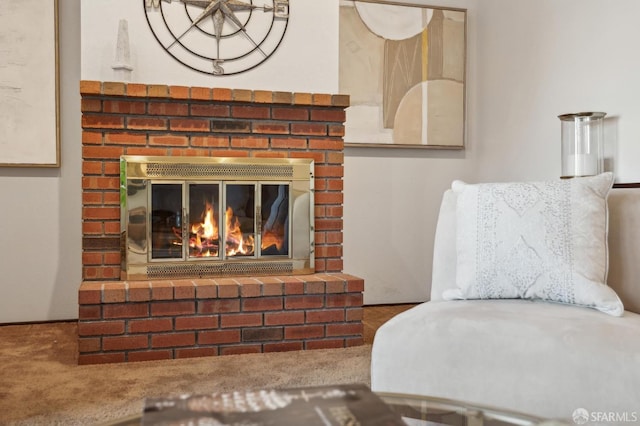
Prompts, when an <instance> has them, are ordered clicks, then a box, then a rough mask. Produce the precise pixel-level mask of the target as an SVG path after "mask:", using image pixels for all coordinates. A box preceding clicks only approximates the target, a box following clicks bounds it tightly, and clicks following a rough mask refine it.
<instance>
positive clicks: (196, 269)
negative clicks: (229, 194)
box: [120, 155, 315, 280]
mask: <svg viewBox="0 0 640 426" xmlns="http://www.w3.org/2000/svg"><path fill="white" fill-rule="evenodd" d="M162 181H170V182H176V181H183V182H185V183H190V182H197V183H201V182H207V183H209V182H211V183H214V182H215V183H223V182H260V183H262V182H267V183H270V182H277V183H287V184H288V185H289V191H290V193H289V199H290V203H289V235H290V237H289V244H290V250H289V254H288V255H287V256H280V257H277V256H276V257H272V256H265V257H256V256H252V257H249V258H202V259H197V260H194V259H188V260H177V261H176V260H163V261H158V260H152V259H151V254H150V249H149V248H150V243H149V242H150V241H151V226H150V220H151V212H150V208H149V200H150V199H151V196H150V187H151V185H150V183H152V182H162ZM132 194H137V195H136V196H135V197H134V196H133V195H132ZM120 207H121V209H120V212H121V213H120V214H121V221H120V224H121V260H122V262H121V268H122V278H123V279H129V280H147V279H171V278H175V279H179V278H208V277H225V276H248V275H293V274H311V273H314V272H315V256H314V252H315V250H314V246H315V241H314V161H313V160H311V159H291V158H236V157H170V156H131V155H124V156H121V158H120ZM255 208H256V218H259V217H260V213H259V210H260V206H259V205H256V206H255ZM142 236H144V238H142ZM140 241H144V243H142V244H141V243H140Z"/></svg>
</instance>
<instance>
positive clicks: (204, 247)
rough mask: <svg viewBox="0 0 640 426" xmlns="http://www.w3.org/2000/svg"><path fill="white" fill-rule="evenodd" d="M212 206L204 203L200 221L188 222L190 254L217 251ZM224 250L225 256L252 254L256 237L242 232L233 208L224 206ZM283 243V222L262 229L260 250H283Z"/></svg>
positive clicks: (216, 226)
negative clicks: (273, 226) (271, 248)
mask: <svg viewBox="0 0 640 426" xmlns="http://www.w3.org/2000/svg"><path fill="white" fill-rule="evenodd" d="M214 212H215V210H214V206H213V204H211V203H206V205H205V209H204V211H203V215H202V216H203V218H202V222H200V223H192V224H191V229H190V232H191V236H190V238H189V247H190V249H191V251H190V254H189V255H190V256H192V257H212V256H213V257H215V256H218V255H219V250H218V247H219V243H220V241H219V239H220V231H219V227H218V221H217V220H216V215H215V214H214ZM224 216H225V219H224V220H225V236H226V237H225V254H226V256H227V257H232V256H247V255H249V256H250V255H253V254H254V251H255V238H254V235H253V233H250V234H247V235H245V233H243V232H242V229H241V224H240V220H239V219H238V217H237V216H235V214H234V212H233V209H232V208H231V207H227V210H226V211H225V215H224ZM174 232H175V234H176V236H177V237H178V239H179V240H180V241H181V240H182V238H181V237H180V234H179V232H178V231H177V230H174ZM283 245H284V231H283V229H282V226H277V227H275V228H272V229H265V230H264V231H263V233H262V243H261V248H262V250H267V249H269V248H270V247H274V246H275V247H276V249H277V250H278V251H280V250H282V246H283Z"/></svg>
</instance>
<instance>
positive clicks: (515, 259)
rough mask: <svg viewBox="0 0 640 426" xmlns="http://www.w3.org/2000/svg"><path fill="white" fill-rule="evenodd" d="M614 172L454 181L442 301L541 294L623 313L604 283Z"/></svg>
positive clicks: (618, 314) (546, 298)
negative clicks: (453, 255) (452, 282)
mask: <svg viewBox="0 0 640 426" xmlns="http://www.w3.org/2000/svg"><path fill="white" fill-rule="evenodd" d="M612 185H613V174H612V173H603V174H600V175H598V176H593V177H583V178H574V179H558V180H554V181H548V182H514V183H486V184H477V185H470V184H466V183H464V182H461V181H455V182H453V184H452V189H453V191H454V192H456V193H458V202H457V206H456V221H457V235H456V252H457V263H456V266H457V274H456V286H457V288H455V289H450V290H446V291H445V292H444V293H443V295H442V297H443V298H444V299H445V300H455V299H516V298H521V299H539V300H545V301H552V302H559V303H566V304H573V305H580V306H585V307H590V308H595V309H598V310H600V311H602V312H605V313H607V314H610V315H615V316H621V315H622V313H623V312H624V308H623V306H622V302H621V301H620V298H619V297H618V295H617V294H616V293H615V292H614V291H613V290H612V289H611V288H610V287H608V286H607V285H606V278H607V270H608V252H607V230H608V217H607V196H608V194H609V190H610V189H611V186H612Z"/></svg>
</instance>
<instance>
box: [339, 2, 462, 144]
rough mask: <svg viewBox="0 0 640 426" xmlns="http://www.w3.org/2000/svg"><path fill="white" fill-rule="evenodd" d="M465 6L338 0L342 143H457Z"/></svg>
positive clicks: (460, 122) (460, 109)
mask: <svg viewBox="0 0 640 426" xmlns="http://www.w3.org/2000/svg"><path fill="white" fill-rule="evenodd" d="M466 27H467V11H466V9H456V8H443V7H435V6H425V5H417V4H408V3H395V2H387V1H375V0H340V50H339V84H340V93H344V94H348V95H350V98H351V106H350V107H349V108H348V109H347V121H346V123H345V145H346V146H350V147H389V148H427V149H463V148H464V146H465V103H466V102H465V74H466Z"/></svg>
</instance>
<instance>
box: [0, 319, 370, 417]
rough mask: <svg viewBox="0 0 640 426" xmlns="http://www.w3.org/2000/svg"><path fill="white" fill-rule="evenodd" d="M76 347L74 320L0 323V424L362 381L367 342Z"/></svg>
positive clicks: (366, 370)
mask: <svg viewBox="0 0 640 426" xmlns="http://www.w3.org/2000/svg"><path fill="white" fill-rule="evenodd" d="M76 354H77V328H76V324H75V323H50V324H33V325H20V326H15V325H7V326H2V327H0V424H2V425H29V426H31V425H65V426H67V425H83V426H85V425H94V424H101V423H105V422H109V421H112V420H115V419H118V418H121V417H126V416H131V415H134V414H139V413H141V412H142V404H143V400H144V398H145V397H147V396H175V395H179V394H183V393H207V392H216V391H218V392H228V391H232V390H235V389H259V388H273V387H276V388H277V387H292V386H304V385H322V384H335V383H365V384H367V385H368V384H369V383H370V376H369V367H370V361H371V357H370V355H371V346H370V345H364V346H359V347H353V348H347V349H328V350H312V351H299V352H281V353H270V354H250V355H229V356H222V357H207V358H193V359H187V360H171V361H150V362H138V363H128V364H108V365H90V366H78V365H77V361H76Z"/></svg>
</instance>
